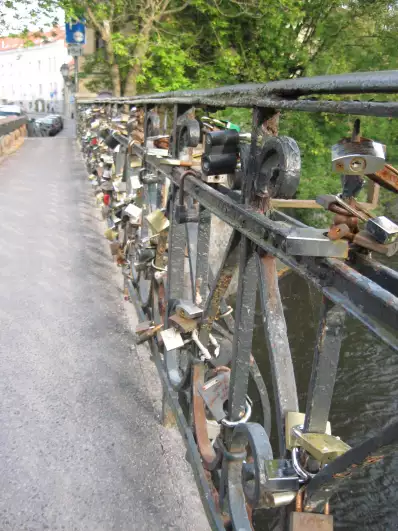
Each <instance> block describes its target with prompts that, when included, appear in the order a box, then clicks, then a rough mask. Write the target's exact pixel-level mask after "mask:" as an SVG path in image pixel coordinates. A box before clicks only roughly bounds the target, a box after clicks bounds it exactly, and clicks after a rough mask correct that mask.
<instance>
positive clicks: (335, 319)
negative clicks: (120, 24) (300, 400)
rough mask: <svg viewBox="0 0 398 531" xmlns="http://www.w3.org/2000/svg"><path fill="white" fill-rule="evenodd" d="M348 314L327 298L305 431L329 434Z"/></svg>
mask: <svg viewBox="0 0 398 531" xmlns="http://www.w3.org/2000/svg"><path fill="white" fill-rule="evenodd" d="M345 316H346V312H345V311H344V310H343V308H341V306H337V305H335V304H333V303H331V302H330V301H329V300H328V299H326V298H325V297H324V298H323V300H322V307H321V318H320V323H319V329H318V334H317V339H316V344H315V353H314V360H313V365H312V374H311V379H310V384H309V388H308V394H307V409H306V414H305V423H304V431H306V432H315V433H325V432H326V424H327V421H328V419H329V411H330V406H331V403H332V396H333V389H334V384H335V381H336V374H337V366H338V363H339V357H340V347H341V342H342V339H343V327H344V321H345Z"/></svg>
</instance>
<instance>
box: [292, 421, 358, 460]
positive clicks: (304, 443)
mask: <svg viewBox="0 0 398 531" xmlns="http://www.w3.org/2000/svg"><path fill="white" fill-rule="evenodd" d="M292 435H293V437H294V438H295V444H296V445H297V446H300V447H301V448H303V449H304V450H305V451H306V452H307V453H308V454H310V456H312V457H313V458H314V459H316V461H319V463H320V464H321V465H327V464H329V463H331V462H332V461H334V460H335V459H336V458H337V457H339V456H341V455H343V454H345V453H346V452H348V450H350V449H351V446H348V444H346V443H345V442H343V441H341V440H340V439H338V438H337V437H333V435H328V434H327V433H303V432H302V430H301V429H300V428H299V427H295V428H293V429H292Z"/></svg>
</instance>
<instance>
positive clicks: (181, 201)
mask: <svg viewBox="0 0 398 531" xmlns="http://www.w3.org/2000/svg"><path fill="white" fill-rule="evenodd" d="M188 175H191V176H192V177H198V174H197V173H196V172H194V171H193V170H186V171H184V173H183V174H182V175H181V179H180V190H179V194H178V204H179V205H181V206H183V205H184V183H185V179H186V177H188Z"/></svg>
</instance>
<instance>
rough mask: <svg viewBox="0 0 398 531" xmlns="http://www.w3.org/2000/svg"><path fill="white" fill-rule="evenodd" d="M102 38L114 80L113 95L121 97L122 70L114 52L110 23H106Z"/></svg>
mask: <svg viewBox="0 0 398 531" xmlns="http://www.w3.org/2000/svg"><path fill="white" fill-rule="evenodd" d="M102 38H103V40H104V41H105V49H106V56H107V59H108V63H109V66H110V68H111V80H112V93H113V95H114V96H116V97H117V96H121V93H122V91H121V82H120V70H119V65H118V64H117V62H116V59H115V53H114V51H113V43H112V31H111V27H110V24H109V22H107V21H104V30H103V32H102Z"/></svg>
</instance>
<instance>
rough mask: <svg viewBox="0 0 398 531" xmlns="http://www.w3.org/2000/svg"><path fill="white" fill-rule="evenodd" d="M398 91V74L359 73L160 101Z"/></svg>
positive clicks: (229, 88)
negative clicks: (241, 96)
mask: <svg viewBox="0 0 398 531" xmlns="http://www.w3.org/2000/svg"><path fill="white" fill-rule="evenodd" d="M396 92H398V71H397V70H385V71H383V72H356V73H354V74H337V75H330V76H314V77H303V78H298V79H288V80H281V81H271V82H270V83H265V84H256V83H241V84H238V85H230V86H224V87H218V88H213V89H200V90H178V91H173V92H160V93H157V94H156V97H157V98H158V99H161V100H163V99H167V98H170V97H175V98H177V97H188V96H192V97H202V96H208V97H213V96H214V97H218V98H224V99H225V101H226V104H228V99H229V98H230V97H231V96H233V95H241V94H245V93H246V94H253V95H256V96H264V95H269V94H272V95H278V96H289V97H299V96H304V95H310V94H359V93H361V94H372V93H380V94H385V93H392V94H393V93H396ZM151 97H152V95H151V94H143V95H141V96H138V97H136V98H129V97H126V98H95V99H94V102H96V103H100V102H104V103H107V102H109V101H115V100H116V101H120V102H129V101H133V102H138V101H144V102H145V101H147V100H148V99H150V98H151ZM80 101H81V103H84V102H86V101H87V102H88V103H92V102H93V100H80Z"/></svg>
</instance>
